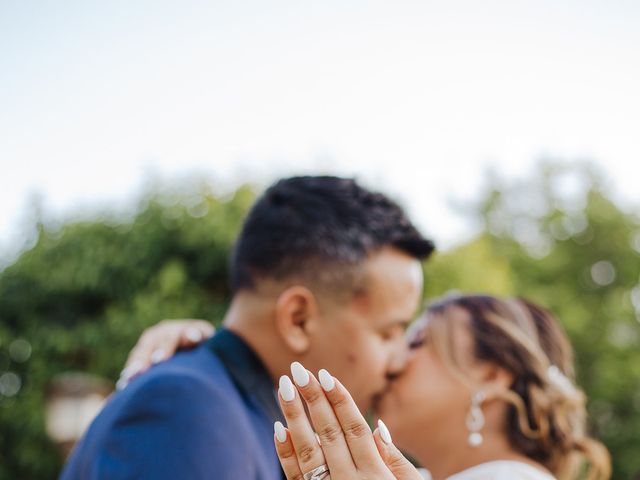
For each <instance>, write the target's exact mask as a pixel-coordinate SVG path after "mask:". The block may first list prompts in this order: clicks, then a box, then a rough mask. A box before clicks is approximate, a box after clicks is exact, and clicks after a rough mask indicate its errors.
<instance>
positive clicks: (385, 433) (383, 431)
mask: <svg viewBox="0 0 640 480" xmlns="http://www.w3.org/2000/svg"><path fill="white" fill-rule="evenodd" d="M378 429H379V430H380V438H382V440H383V441H384V443H386V444H387V445H391V443H393V442H392V440H391V434H390V433H389V429H388V428H387V426H386V425H385V424H384V422H383V421H382V420H380V419H378Z"/></svg>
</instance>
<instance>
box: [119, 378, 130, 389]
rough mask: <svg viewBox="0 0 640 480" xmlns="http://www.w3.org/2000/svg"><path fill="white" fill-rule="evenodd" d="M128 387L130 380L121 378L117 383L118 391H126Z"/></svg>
mask: <svg viewBox="0 0 640 480" xmlns="http://www.w3.org/2000/svg"><path fill="white" fill-rule="evenodd" d="M127 385H129V379H128V378H125V377H120V379H119V380H118V381H117V382H116V390H118V391H120V390H124V389H125V387H126V386H127Z"/></svg>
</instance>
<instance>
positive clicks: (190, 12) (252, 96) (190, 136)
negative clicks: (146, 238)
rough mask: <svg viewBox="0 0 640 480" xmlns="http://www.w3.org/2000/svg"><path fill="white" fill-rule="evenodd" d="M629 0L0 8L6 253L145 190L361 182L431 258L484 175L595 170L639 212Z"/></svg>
mask: <svg viewBox="0 0 640 480" xmlns="http://www.w3.org/2000/svg"><path fill="white" fill-rule="evenodd" d="M639 86H640V2H638V1H637V0H628V1H593V0H580V1H579V0H565V1H561V2H559V1H557V0H536V1H517V0H505V1H477V0H466V1H462V0H447V1H438V2H434V1H427V0H421V1H413V2H409V1H403V0H395V1H386V2H381V1H373V0H368V1H364V0H363V1H361V0H346V1H345V0H342V1H334V0H324V1H307V0H297V1H289V0H282V1H277V0H276V1H269V2H265V1H260V2H258V1H241V0H235V1H225V2H220V1H215V0H209V1H204V0H203V1H194V0H182V1H180V2H176V1H172V2H169V1H159V0H137V1H131V0H127V1H115V0H109V1H104V0H101V1H91V0H82V1H79V0H76V1H74V0H65V1H64V2H54V1H41V2H38V1H33V2H30V1H21V0H0V167H1V170H0V254H1V252H2V251H11V250H12V249H15V248H16V245H19V243H20V240H21V239H22V236H23V230H22V229H21V227H20V222H21V219H23V218H24V217H25V216H26V214H27V205H28V203H29V198H30V197H31V196H33V194H34V192H39V193H40V195H41V197H42V198H43V205H44V208H45V211H46V212H47V213H48V214H49V215H53V216H62V217H65V216H69V215H71V214H73V213H74V212H78V211H87V210H89V211H91V210H92V209H99V208H104V207H105V206H108V207H114V208H121V207H123V206H124V205H126V204H127V202H130V201H132V200H134V199H135V198H136V195H137V194H138V193H139V192H140V190H141V188H142V187H143V186H144V185H145V183H146V182H148V179H149V177H155V178H161V179H164V181H166V182H168V183H171V182H172V181H174V180H175V179H176V178H181V177H185V176H189V175H197V176H202V177H203V178H211V179H212V180H213V181H215V182H216V183H217V184H220V185H223V186H224V187H225V188H232V186H233V185H235V184H236V183H237V182H240V181H252V182H257V183H261V184H265V183H268V182H270V181H271V180H273V179H275V178H276V177H278V176H282V175H290V174H297V173H327V172H334V173H336V174H341V175H355V176H357V177H358V178H360V179H362V180H363V181H365V182H366V183H367V184H368V185H371V186H373V187H376V188H378V189H381V190H383V191H385V192H387V193H389V194H390V195H391V196H393V197H395V198H396V199H398V200H400V201H401V202H402V203H403V204H404V205H406V206H407V207H408V209H409V211H410V213H411V214H412V216H413V218H414V219H415V220H416V222H417V223H418V224H419V225H420V226H421V227H423V228H424V229H425V230H426V232H427V233H428V234H430V235H431V236H432V237H434V238H435V239H436V241H437V243H438V244H439V245H440V246H442V247H445V248H446V247H447V246H450V245H454V244H456V243H458V242H460V241H461V240H464V239H465V238H468V236H469V235H470V234H472V230H471V228H472V227H471V225H469V224H468V223H467V222H466V220H465V219H462V218H460V217H456V215H455V214H454V213H453V210H452V209H451V208H450V206H449V200H450V199H452V198H453V199H469V198H473V197H474V196H475V195H477V192H478V187H479V185H480V184H481V180H482V173H483V171H484V170H485V169H486V168H487V166H489V165H491V166H493V168H494V169H495V170H497V171H498V172H501V173H502V174H503V175H504V176H505V177H522V176H526V175H527V173H530V172H531V168H532V165H533V164H534V160H535V159H536V158H538V157H539V156H540V155H551V156H554V157H560V158H565V159H569V160H570V159H575V158H584V157H589V158H593V159H595V160H596V161H597V162H598V163H599V164H600V165H601V166H602V167H603V169H604V171H605V172H606V174H607V176H608V177H609V178H610V179H611V182H612V185H613V186H614V190H615V192H616V193H617V195H618V196H619V198H620V200H621V201H623V202H630V203H635V204H636V205H637V204H638V203H639V200H640V194H639V193H638V187H637V184H638V179H639V177H640V175H639V174H640V142H639V141H638V137H639V136H640V135H638V133H639V131H640V87H639Z"/></svg>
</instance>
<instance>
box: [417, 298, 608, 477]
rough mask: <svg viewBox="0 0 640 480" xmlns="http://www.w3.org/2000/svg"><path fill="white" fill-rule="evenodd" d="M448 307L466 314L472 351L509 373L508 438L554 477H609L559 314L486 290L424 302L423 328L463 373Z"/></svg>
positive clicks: (605, 456)
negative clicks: (487, 293)
mask: <svg viewBox="0 0 640 480" xmlns="http://www.w3.org/2000/svg"><path fill="white" fill-rule="evenodd" d="M455 307H458V308H461V309H463V310H465V311H466V312H467V313H468V314H469V317H470V323H469V329H470V333H471V335H472V337H473V341H474V356H475V357H476V358H477V359H478V360H481V361H488V362H492V363H494V364H496V365H499V366H500V367H502V368H505V369H506V370H508V371H509V372H510V373H511V374H512V375H513V378H514V380H513V383H512V385H511V388H510V390H509V391H508V392H506V393H505V394H504V395H503V399H504V400H505V401H506V402H508V404H509V408H508V413H507V419H506V421H507V422H506V425H507V431H508V435H509V440H510V443H511V444H512V445H513V446H514V447H515V448H516V449H517V450H518V451H520V452H522V453H523V454H524V455H526V456H527V457H529V458H531V459H533V460H535V461H537V462H539V463H541V464H542V465H544V466H545V467H546V468H548V469H549V470H550V471H551V472H553V473H554V474H555V475H557V476H558V477H560V478H575V477H577V476H579V475H580V474H581V473H584V470H585V468H587V465H588V466H589V469H588V471H589V478H590V479H601V478H609V476H610V473H611V466H610V459H609V453H608V452H607V449H606V448H605V447H604V446H603V445H602V444H601V443H600V442H598V441H596V440H594V439H592V438H590V437H589V436H588V434H587V432H586V425H585V424H586V409H585V403H586V398H585V395H584V393H583V392H582V390H580V389H579V388H578V387H576V386H575V381H574V378H575V374H574V369H573V352H572V348H571V344H570V343H569V341H568V340H567V337H566V336H565V334H564V332H563V331H562V329H561V327H560V325H559V323H558V321H557V320H556V319H555V318H554V317H553V315H552V314H551V313H550V312H549V311H547V310H545V309H543V308H541V307H539V306H537V305H534V304H533V303H531V302H529V301H527V300H524V299H520V298H514V299H501V298H496V297H492V296H485V295H465V296H448V297H445V298H443V299H441V300H438V301H436V302H434V303H432V304H431V305H430V306H429V307H428V309H427V313H426V316H427V327H426V329H425V331H424V334H425V335H427V336H428V337H429V341H430V342H432V343H433V345H434V348H435V349H436V352H437V353H438V355H439V356H440V357H441V359H442V360H443V361H444V362H445V364H447V365H448V366H449V367H450V368H451V369H452V370H453V371H454V373H455V374H456V375H457V376H459V377H460V378H461V379H462V380H463V381H469V379H468V378H467V377H466V375H465V374H464V372H463V369H462V368H461V366H460V363H459V361H458V358H457V357H456V355H455V353H454V350H453V332H454V330H453V328H454V323H455V322H453V321H451V315H452V314H453V313H454V312H453V311H454V310H455Z"/></svg>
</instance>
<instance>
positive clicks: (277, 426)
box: [273, 422, 287, 443]
mask: <svg viewBox="0 0 640 480" xmlns="http://www.w3.org/2000/svg"><path fill="white" fill-rule="evenodd" d="M273 431H274V432H275V433H276V438H277V439H278V441H279V442H280V443H284V442H286V441H287V431H286V430H285V429H284V425H282V423H281V422H276V423H274V424H273Z"/></svg>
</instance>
